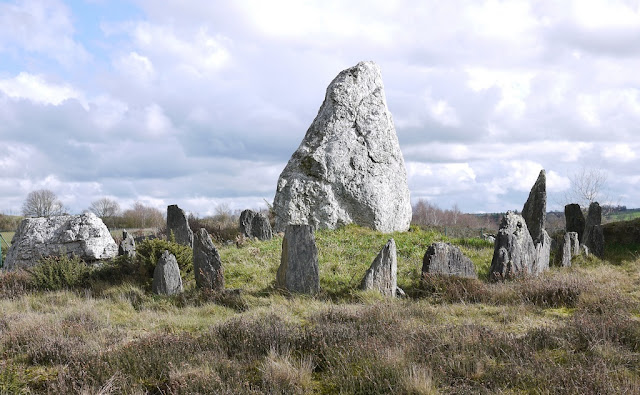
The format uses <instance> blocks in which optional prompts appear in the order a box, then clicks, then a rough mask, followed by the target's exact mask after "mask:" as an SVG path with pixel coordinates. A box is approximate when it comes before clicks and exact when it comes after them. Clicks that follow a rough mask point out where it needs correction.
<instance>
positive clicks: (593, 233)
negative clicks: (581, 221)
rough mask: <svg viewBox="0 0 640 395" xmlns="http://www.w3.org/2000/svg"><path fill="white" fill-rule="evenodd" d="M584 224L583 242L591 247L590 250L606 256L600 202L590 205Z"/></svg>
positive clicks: (601, 256) (595, 253) (597, 254)
mask: <svg viewBox="0 0 640 395" xmlns="http://www.w3.org/2000/svg"><path fill="white" fill-rule="evenodd" d="M585 222H586V223H585V226H584V234H583V237H584V240H582V243H583V244H584V245H586V246H587V247H589V252H591V253H592V254H593V255H595V256H597V257H598V258H600V259H602V258H604V234H603V232H602V209H601V208H600V204H598V202H593V203H591V204H590V205H589V211H588V212H587V219H586V221H585Z"/></svg>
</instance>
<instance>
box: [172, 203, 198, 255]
mask: <svg viewBox="0 0 640 395" xmlns="http://www.w3.org/2000/svg"><path fill="white" fill-rule="evenodd" d="M171 233H173V236H174V237H175V240H176V243H178V244H182V245H185V246H189V247H192V246H193V232H192V231H191V228H190V227H189V221H188V220H187V216H186V214H185V213H184V211H183V210H182V209H181V208H180V207H178V205H176V204H172V205H170V206H168V207H167V236H169V237H170V236H171Z"/></svg>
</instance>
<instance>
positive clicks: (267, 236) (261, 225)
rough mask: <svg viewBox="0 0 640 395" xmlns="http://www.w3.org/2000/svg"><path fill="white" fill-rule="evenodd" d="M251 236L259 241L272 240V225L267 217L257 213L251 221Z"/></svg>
mask: <svg viewBox="0 0 640 395" xmlns="http://www.w3.org/2000/svg"><path fill="white" fill-rule="evenodd" d="M251 236H252V237H257V238H258V240H262V241H265V240H271V238H272V237H273V231H272V230H271V224H270V223H269V219H268V218H267V216H266V215H264V214H262V213H256V215H254V216H253V219H252V220H251Z"/></svg>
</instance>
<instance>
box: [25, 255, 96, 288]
mask: <svg viewBox="0 0 640 395" xmlns="http://www.w3.org/2000/svg"><path fill="white" fill-rule="evenodd" d="M26 271H27V272H28V273H29V274H30V275H31V283H32V284H33V287H34V288H35V289H39V290H43V291H58V290H61V289H73V288H79V287H83V286H86V285H87V284H88V281H89V276H90V273H91V271H92V268H91V267H89V266H87V264H86V263H84V262H83V261H82V259H80V258H79V257H78V256H76V255H71V256H70V257H69V256H66V255H61V256H48V257H44V258H42V259H40V260H39V261H38V263H37V264H36V265H34V266H33V267H30V268H28V269H26Z"/></svg>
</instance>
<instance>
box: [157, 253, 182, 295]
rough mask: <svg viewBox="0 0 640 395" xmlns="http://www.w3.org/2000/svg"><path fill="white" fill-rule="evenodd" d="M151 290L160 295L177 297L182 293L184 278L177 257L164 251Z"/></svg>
mask: <svg viewBox="0 0 640 395" xmlns="http://www.w3.org/2000/svg"><path fill="white" fill-rule="evenodd" d="M151 290H152V291H153V293H155V294H158V295H175V294H178V293H181V292H182V277H180V267H179V266H178V261H177V260H176V257H175V256H173V254H171V253H170V252H169V251H167V250H164V252H163V253H162V256H160V259H158V264H157V265H156V268H155V270H154V271H153V283H151Z"/></svg>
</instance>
